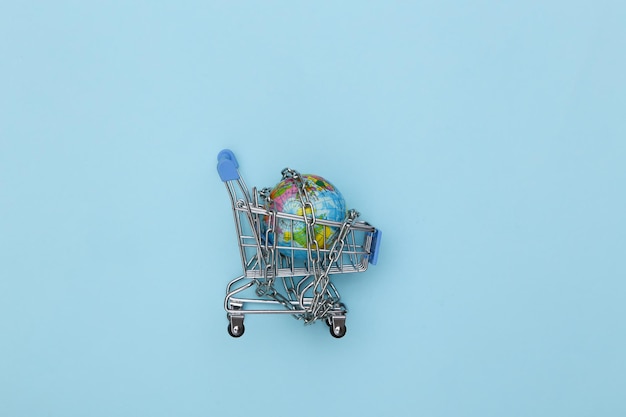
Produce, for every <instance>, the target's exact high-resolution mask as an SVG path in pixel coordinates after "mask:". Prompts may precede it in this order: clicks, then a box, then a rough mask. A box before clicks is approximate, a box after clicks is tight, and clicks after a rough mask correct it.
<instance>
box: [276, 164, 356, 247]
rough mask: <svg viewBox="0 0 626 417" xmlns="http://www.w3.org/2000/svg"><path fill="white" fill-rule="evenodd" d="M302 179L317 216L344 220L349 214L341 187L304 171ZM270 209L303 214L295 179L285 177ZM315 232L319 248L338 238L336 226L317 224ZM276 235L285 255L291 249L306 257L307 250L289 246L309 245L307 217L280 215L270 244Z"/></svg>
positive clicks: (325, 218)
mask: <svg viewBox="0 0 626 417" xmlns="http://www.w3.org/2000/svg"><path fill="white" fill-rule="evenodd" d="M301 178H302V182H303V184H304V189H305V190H306V193H307V195H308V198H309V201H310V203H311V206H312V207H313V211H314V213H315V218H317V219H324V220H331V221H336V222H343V220H344V219H345V216H346V203H345V200H344V199H343V196H342V195H341V193H340V192H339V190H338V189H337V188H336V187H335V186H333V185H332V184H331V183H330V182H328V181H326V180H325V179H324V178H322V177H320V176H317V175H311V174H302V175H301ZM267 209H268V210H276V211H277V212H283V213H288V214H296V215H298V216H303V215H304V209H303V206H302V201H301V199H300V196H299V191H298V183H297V182H296V180H295V179H294V178H285V179H284V180H282V181H281V182H279V183H278V184H277V185H276V186H275V187H274V189H272V190H271V192H270V201H269V204H267ZM307 214H310V213H307ZM292 224H293V227H292ZM314 232H315V241H316V242H317V245H318V247H319V249H330V247H331V245H332V244H333V242H334V240H335V239H336V237H337V233H338V232H339V229H338V228H337V227H329V226H323V225H320V224H317V223H316V224H315V226H314ZM272 235H273V236H272ZM274 238H276V244H277V246H278V247H282V249H280V251H281V252H282V253H284V254H285V255H287V256H291V252H293V255H294V257H295V258H299V259H302V258H306V256H307V252H306V251H303V250H297V251H291V250H289V249H288V248H306V247H307V234H306V224H305V222H304V220H303V221H292V220H289V219H283V218H278V219H277V222H276V230H275V231H274V233H273V234H270V243H271V244H273V243H274V242H273V239H274ZM312 249H313V248H312Z"/></svg>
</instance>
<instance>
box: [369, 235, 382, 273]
mask: <svg viewBox="0 0 626 417" xmlns="http://www.w3.org/2000/svg"><path fill="white" fill-rule="evenodd" d="M382 236H383V232H382V231H381V230H380V229H376V231H375V232H374V233H372V245H371V247H370V248H371V249H370V259H369V263H370V264H372V265H376V262H378V249H379V248H380V240H381V238H382Z"/></svg>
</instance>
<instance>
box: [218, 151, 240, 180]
mask: <svg viewBox="0 0 626 417" xmlns="http://www.w3.org/2000/svg"><path fill="white" fill-rule="evenodd" d="M238 168H239V163H238V162H237V158H235V154H234V153H233V151H231V150H230V149H224V150H222V151H221V152H220V153H218V154H217V172H218V173H219V174H220V178H221V179H222V181H224V182H226V181H233V180H238V179H239V170H238Z"/></svg>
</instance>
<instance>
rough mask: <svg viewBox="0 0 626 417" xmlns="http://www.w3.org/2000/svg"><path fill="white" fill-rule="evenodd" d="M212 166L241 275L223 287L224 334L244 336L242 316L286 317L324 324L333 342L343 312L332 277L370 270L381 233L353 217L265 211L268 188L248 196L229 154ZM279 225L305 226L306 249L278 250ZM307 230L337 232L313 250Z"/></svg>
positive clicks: (342, 327)
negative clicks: (230, 218) (227, 206)
mask: <svg viewBox="0 0 626 417" xmlns="http://www.w3.org/2000/svg"><path fill="white" fill-rule="evenodd" d="M217 160H218V164H217V171H218V173H219V175H220V178H221V180H222V181H223V182H224V184H225V185H226V189H227V190H228V195H229V196H230V200H231V205H232V210H233V215H234V220H235V229H236V233H237V244H238V246H239V253H240V255H241V266H242V270H243V273H242V275H240V276H238V277H237V278H235V279H233V280H232V281H230V283H229V284H228V286H227V288H226V297H225V299H224V309H225V310H226V313H227V318H228V333H229V334H230V335H231V336H233V337H240V336H241V335H243V333H244V330H245V327H244V324H243V322H244V316H245V315H246V314H290V315H292V316H293V317H295V318H296V319H299V320H303V321H304V322H305V323H307V324H308V323H313V322H315V321H318V320H321V321H324V322H325V323H326V324H327V325H328V326H329V328H330V333H331V335H332V336H334V337H336V338H340V337H343V336H344V335H345V333H346V324H345V321H346V313H347V312H348V310H347V308H346V306H345V304H343V303H342V302H341V297H340V295H339V292H338V291H337V288H336V287H335V285H334V284H333V282H332V279H331V277H333V276H335V275H338V274H347V273H358V272H364V271H366V270H367V267H368V265H369V264H372V265H375V264H376V261H377V258H378V249H379V245H380V241H381V231H380V230H378V229H376V228H375V227H374V226H372V225H370V224H369V223H367V222H364V221H360V220H357V218H358V216H359V213H358V212H356V210H348V211H347V214H346V216H345V219H344V221H342V222H337V221H330V220H324V219H319V218H315V215H314V213H313V214H311V210H309V209H307V210H304V209H303V210H302V213H303V215H297V214H290V213H284V212H281V211H275V210H272V209H270V208H269V207H270V206H269V205H268V202H269V199H270V196H269V189H267V188H265V189H262V190H257V189H256V188H253V189H252V190H249V189H248V187H247V186H246V183H245V181H244V180H243V178H242V177H241V175H240V173H239V164H238V162H237V159H236V158H235V155H234V154H233V152H232V151H230V150H228V149H225V150H223V151H221V152H220V153H219V154H218V157H217ZM282 174H283V179H285V178H293V179H294V180H295V183H296V184H298V183H299V184H303V182H302V181H301V176H300V174H299V173H298V172H297V171H294V170H292V169H289V168H285V169H284V170H283V171H282ZM306 194H307V193H306V191H305V190H304V186H303V185H301V187H300V190H298V195H299V197H300V199H301V201H302V205H303V207H307V206H310V202H309V201H308V200H307V196H306ZM278 221H280V222H281V224H283V225H284V224H285V222H287V225H288V226H287V227H288V228H291V230H294V227H296V226H297V227H301V226H302V225H303V224H302V223H304V225H305V227H304V230H305V232H306V236H307V239H306V241H307V244H306V247H300V246H298V245H297V244H295V243H293V240H292V243H291V244H285V243H284V242H281V243H280V244H279V242H278V239H276V238H275V237H274V236H273V233H274V227H275V225H276V222H278ZM297 222H301V223H297ZM289 225H290V226H289ZM313 225H316V226H318V227H319V226H320V225H321V226H324V230H327V229H328V230H334V231H336V238H333V239H332V242H330V243H329V244H327V243H326V240H325V239H322V244H321V245H320V244H318V243H316V242H317V240H316V239H315V238H314V235H315V230H314V229H313Z"/></svg>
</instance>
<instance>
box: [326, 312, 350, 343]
mask: <svg viewBox="0 0 626 417" xmlns="http://www.w3.org/2000/svg"><path fill="white" fill-rule="evenodd" d="M326 324H328V327H329V330H330V334H331V336H332V337H335V338H337V339H339V338H342V337H344V336H345V335H346V330H347V328H346V318H345V317H329V318H328V319H326Z"/></svg>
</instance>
